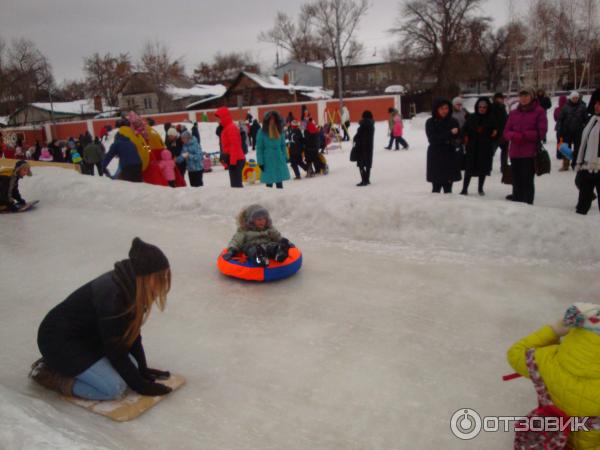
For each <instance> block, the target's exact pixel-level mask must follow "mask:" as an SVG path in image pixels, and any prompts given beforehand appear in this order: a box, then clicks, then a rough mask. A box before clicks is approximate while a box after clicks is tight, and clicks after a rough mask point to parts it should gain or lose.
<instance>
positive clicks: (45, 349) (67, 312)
mask: <svg viewBox="0 0 600 450" xmlns="http://www.w3.org/2000/svg"><path fill="white" fill-rule="evenodd" d="M134 299H135V275H134V273H133V268H132V266H131V262H130V261H129V260H125V261H121V262H120V263H117V264H115V270H113V271H111V272H108V273H105V274H104V275H101V276H99V277H98V278H96V279H95V280H92V281H90V282H89V283H87V284H85V285H83V286H82V287H80V288H79V289H77V290H76V291H75V292H73V293H72V294H71V295H69V296H68V297H67V299H66V300H64V301H63V302H62V303H60V304H58V305H57V306H55V307H54V308H53V309H51V310H50V312H49V313H48V314H47V315H46V317H45V318H44V320H43V321H42V323H41V325H40V327H39V330H38V347H39V349H40V352H41V353H42V356H43V357H44V360H45V362H46V364H48V366H49V367H50V368H51V369H53V370H55V371H56V372H58V373H59V374H61V375H63V376H66V377H74V376H77V375H79V374H81V373H83V372H84V371H86V370H87V369H88V368H90V367H91V366H92V365H93V364H94V363H96V362H97V361H99V360H100V359H102V358H103V357H107V358H108V360H109V361H110V363H111V364H112V366H113V367H114V368H115V370H116V371H117V372H118V373H119V375H120V376H121V377H122V378H123V380H124V381H125V382H126V383H127V385H128V386H129V387H130V388H131V389H133V390H135V391H136V392H140V393H143V392H142V391H143V390H144V387H145V386H147V385H148V384H151V382H149V381H147V380H145V379H144V378H142V376H141V374H140V370H143V369H145V368H146V367H147V366H146V357H145V354H144V348H143V346H142V338H141V336H139V337H138V338H137V340H136V341H135V342H134V343H133V345H132V346H131V347H128V346H127V345H126V343H124V342H123V339H122V338H123V336H124V334H125V331H126V329H127V328H128V326H129V324H130V323H131V320H132V319H133V312H129V313H128V312H127V311H128V310H129V309H130V308H131V305H132V304H134V301H135V300H134ZM130 353H131V355H133V357H134V358H135V359H136V361H137V362H138V366H139V369H138V368H137V367H136V366H135V365H134V364H133V362H132V361H131V359H130V358H129V354H130Z"/></svg>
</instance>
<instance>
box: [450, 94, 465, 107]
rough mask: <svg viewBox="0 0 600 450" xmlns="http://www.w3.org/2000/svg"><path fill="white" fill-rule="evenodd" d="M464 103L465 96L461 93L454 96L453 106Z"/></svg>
mask: <svg viewBox="0 0 600 450" xmlns="http://www.w3.org/2000/svg"><path fill="white" fill-rule="evenodd" d="M463 103H464V101H463V98H462V97H461V96H460V95H459V96H458V97H454V98H453V99H452V106H456V105H462V104H463Z"/></svg>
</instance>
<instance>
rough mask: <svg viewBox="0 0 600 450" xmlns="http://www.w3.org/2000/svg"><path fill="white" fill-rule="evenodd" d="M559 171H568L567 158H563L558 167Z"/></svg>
mask: <svg viewBox="0 0 600 450" xmlns="http://www.w3.org/2000/svg"><path fill="white" fill-rule="evenodd" d="M558 171H559V172H568V171H569V160H568V159H567V158H563V160H562V167H561V168H560V169H558Z"/></svg>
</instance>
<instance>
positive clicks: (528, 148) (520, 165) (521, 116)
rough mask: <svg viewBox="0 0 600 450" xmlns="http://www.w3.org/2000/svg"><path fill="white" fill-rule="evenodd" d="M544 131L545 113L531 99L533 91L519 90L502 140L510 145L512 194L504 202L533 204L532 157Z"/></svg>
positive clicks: (537, 148)
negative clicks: (517, 104)
mask: <svg viewBox="0 0 600 450" xmlns="http://www.w3.org/2000/svg"><path fill="white" fill-rule="evenodd" d="M547 131H548V119H547V117H546V111H545V110H544V109H543V108H542V107H541V106H540V105H539V104H538V102H537V100H535V91H534V90H533V89H529V88H524V89H521V91H519V106H517V108H516V109H514V110H513V111H511V112H510V114H509V116H508V121H507V122H506V127H505V128H504V139H506V140H507V141H508V142H510V148H509V153H508V154H509V156H510V163H511V167H512V179H513V194H512V195H510V196H508V197H507V199H508V200H512V201H515V202H523V203H529V204H530V205H533V199H534V196H535V185H534V181H533V180H534V177H535V157H536V155H537V153H538V151H539V149H540V145H541V142H542V140H543V139H544V137H545V136H546V133H547Z"/></svg>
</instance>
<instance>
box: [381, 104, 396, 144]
mask: <svg viewBox="0 0 600 450" xmlns="http://www.w3.org/2000/svg"><path fill="white" fill-rule="evenodd" d="M398 113H399V112H398V110H397V109H396V108H388V114H389V115H390V118H389V119H388V135H389V136H390V142H389V143H388V145H387V147H384V148H385V149H386V150H391V149H392V144H393V143H394V134H393V131H394V118H395V117H396V115H397V114H398Z"/></svg>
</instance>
